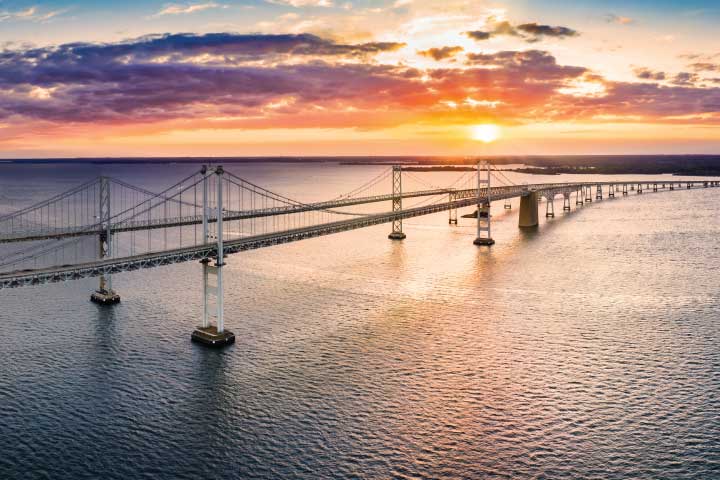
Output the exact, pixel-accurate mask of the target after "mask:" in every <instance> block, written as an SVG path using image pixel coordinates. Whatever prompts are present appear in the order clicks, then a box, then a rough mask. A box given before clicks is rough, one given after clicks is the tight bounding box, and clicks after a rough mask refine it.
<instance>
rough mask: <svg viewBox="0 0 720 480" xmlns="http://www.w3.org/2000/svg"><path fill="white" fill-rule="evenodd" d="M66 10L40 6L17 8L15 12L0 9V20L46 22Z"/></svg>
mask: <svg viewBox="0 0 720 480" xmlns="http://www.w3.org/2000/svg"><path fill="white" fill-rule="evenodd" d="M65 12H67V9H65V10H49V11H43V10H41V9H40V7H37V6H34V7H28V8H26V9H25V10H19V11H17V12H9V11H0V22H2V21H6V20H24V21H29V22H46V21H48V20H50V19H52V18H54V17H57V16H58V15H62V14H63V13H65Z"/></svg>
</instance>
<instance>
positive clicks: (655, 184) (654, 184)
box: [653, 183, 658, 192]
mask: <svg viewBox="0 0 720 480" xmlns="http://www.w3.org/2000/svg"><path fill="white" fill-rule="evenodd" d="M657 191H658V187H657V183H653V192H657Z"/></svg>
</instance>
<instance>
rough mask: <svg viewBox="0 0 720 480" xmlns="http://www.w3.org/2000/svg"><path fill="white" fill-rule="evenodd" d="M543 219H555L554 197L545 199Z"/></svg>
mask: <svg viewBox="0 0 720 480" xmlns="http://www.w3.org/2000/svg"><path fill="white" fill-rule="evenodd" d="M545 200H547V202H546V203H545V218H555V195H552V196H550V197H545Z"/></svg>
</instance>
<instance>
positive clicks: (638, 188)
mask: <svg viewBox="0 0 720 480" xmlns="http://www.w3.org/2000/svg"><path fill="white" fill-rule="evenodd" d="M637 193H638V195H639V194H641V193H642V183H638V186H637Z"/></svg>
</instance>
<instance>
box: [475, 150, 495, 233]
mask: <svg viewBox="0 0 720 480" xmlns="http://www.w3.org/2000/svg"><path fill="white" fill-rule="evenodd" d="M483 172H485V173H486V175H485V176H484V177H483ZM483 185H484V188H483ZM491 218H492V215H491V213H490V164H489V163H487V162H485V163H481V162H478V165H477V237H476V238H475V241H474V242H473V243H474V244H475V245H493V244H494V243H495V240H493V239H492V235H491V233H490V219H491Z"/></svg>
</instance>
